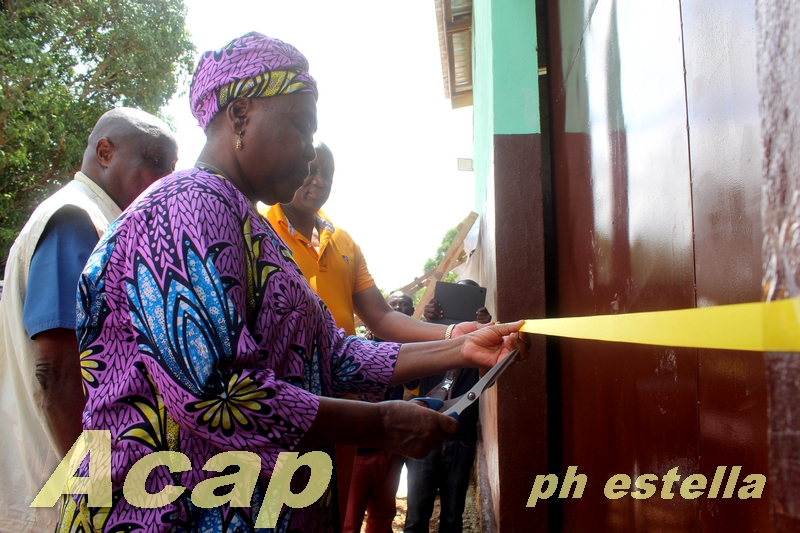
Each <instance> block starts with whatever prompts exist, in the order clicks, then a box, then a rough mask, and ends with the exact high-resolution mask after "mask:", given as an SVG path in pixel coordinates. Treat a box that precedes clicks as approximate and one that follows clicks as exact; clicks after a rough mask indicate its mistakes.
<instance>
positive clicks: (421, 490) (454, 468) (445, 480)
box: [403, 440, 475, 533]
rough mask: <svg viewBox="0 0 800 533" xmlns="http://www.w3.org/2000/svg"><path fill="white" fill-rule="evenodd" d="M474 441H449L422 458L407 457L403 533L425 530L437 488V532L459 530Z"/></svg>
mask: <svg viewBox="0 0 800 533" xmlns="http://www.w3.org/2000/svg"><path fill="white" fill-rule="evenodd" d="M474 461H475V441H463V440H449V441H447V442H445V443H444V444H442V446H441V448H440V449H438V450H434V451H432V452H431V453H429V454H428V456H427V457H425V458H424V459H410V458H409V459H407V460H406V468H408V515H407V516H406V526H405V529H404V530H403V531H404V533H428V525H429V522H430V519H431V514H432V513H433V502H434V499H435V498H436V491H437V490H438V491H439V500H440V504H441V515H440V518H439V533H461V528H462V515H463V514H464V502H465V500H466V497H467V489H468V488H469V475H470V472H471V471H472V463H473V462H474Z"/></svg>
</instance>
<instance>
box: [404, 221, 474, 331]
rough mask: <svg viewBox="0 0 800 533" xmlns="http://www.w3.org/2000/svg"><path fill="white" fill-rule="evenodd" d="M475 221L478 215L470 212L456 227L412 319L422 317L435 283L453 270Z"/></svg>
mask: <svg viewBox="0 0 800 533" xmlns="http://www.w3.org/2000/svg"><path fill="white" fill-rule="evenodd" d="M477 219H478V214H477V213H474V212H471V213H470V214H469V215H468V216H467V218H465V219H464V221H463V222H462V223H461V224H459V225H458V228H457V233H456V236H455V238H454V239H453V242H452V243H450V247H449V248H448V249H447V252H445V254H444V258H443V259H442V262H441V263H439V266H437V267H436V269H435V270H434V271H433V274H432V275H431V277H430V278H428V281H427V283H426V284H425V292H424V293H422V296H421V297H420V299H419V302H418V303H417V308H416V309H415V310H414V318H420V317H421V316H422V311H423V310H424V309H425V305H426V304H427V303H428V302H429V301H430V300H431V298H433V289H434V287H435V286H436V282H437V281H441V280H442V279H444V277H445V276H446V275H447V273H448V272H450V271H451V270H453V267H454V266H455V264H456V260H457V259H458V257H459V255H460V254H461V253H462V252H463V249H462V246H463V244H464V239H466V238H467V234H469V230H471V229H472V226H473V225H474V224H475V221H476V220H477Z"/></svg>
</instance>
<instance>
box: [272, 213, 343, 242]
mask: <svg viewBox="0 0 800 533" xmlns="http://www.w3.org/2000/svg"><path fill="white" fill-rule="evenodd" d="M281 212H283V209H281ZM282 214H283V220H285V221H286V226H287V227H288V228H289V234H290V235H291V236H292V237H295V231H294V227H293V226H292V223H291V221H290V220H289V217H287V216H286V214H285V213H282ZM314 216H316V217H317V227H319V228H320V230H322V231H325V230H327V231H329V232H331V234H333V233H334V232H335V231H336V228H335V227H334V226H333V224H331V222H330V220H328V219H327V218H325V213H323V212H322V211H319V212H317V214H316V215H314ZM322 231H320V233H322Z"/></svg>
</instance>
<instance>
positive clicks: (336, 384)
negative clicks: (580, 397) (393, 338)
mask: <svg viewBox="0 0 800 533" xmlns="http://www.w3.org/2000/svg"><path fill="white" fill-rule="evenodd" d="M190 98H191V105H192V112H193V114H194V116H195V117H196V118H197V120H198V122H199V124H200V126H201V127H202V128H203V129H204V130H205V132H206V136H207V143H206V145H205V147H204V149H203V151H202V153H201V155H200V157H199V160H198V162H197V167H196V168H193V169H191V170H186V171H181V172H176V173H174V174H172V175H170V176H168V177H166V178H164V179H162V180H161V181H160V182H158V183H157V184H155V185H154V186H153V187H151V188H150V189H149V190H148V191H147V192H146V193H145V194H144V195H142V196H141V197H140V198H139V199H138V200H137V201H136V202H135V203H134V204H133V205H132V206H131V207H130V208H129V209H128V210H127V211H126V212H125V213H124V214H123V215H122V216H121V217H120V219H119V220H118V221H117V223H116V224H115V225H114V226H113V227H112V228H110V230H109V231H108V232H107V233H106V234H105V237H104V238H103V239H102V240H101V242H100V243H99V244H98V247H97V248H96V250H95V252H94V254H93V255H92V257H91V258H90V259H89V262H88V264H87V267H86V269H85V270H84V273H83V276H82V279H81V282H80V287H79V291H80V305H79V307H80V310H79V317H78V322H79V325H78V335H79V341H80V348H81V366H82V370H83V375H84V383H85V386H86V391H87V405H86V410H85V411H84V428H85V429H92V430H108V431H110V432H111V442H112V450H111V465H112V468H111V477H112V486H113V493H114V496H113V505H112V507H111V508H103V509H93V508H89V507H87V499H86V497H85V496H80V495H78V496H68V497H65V504H64V509H63V510H62V516H61V523H60V529H59V531H80V530H81V529H80V528H84V529H83V530H86V529H88V526H89V525H91V527H92V528H93V529H92V530H102V531H106V532H109V531H201V530H202V531H215V532H234V531H237V532H252V531H255V526H254V522H255V517H256V515H257V512H258V506H259V505H260V502H261V501H262V499H263V497H264V493H265V490H266V487H267V485H268V483H269V480H270V476H271V475H272V470H273V468H274V466H275V462H276V459H277V457H278V454H279V453H280V452H283V451H298V452H300V453H305V452H308V451H312V450H328V447H330V446H333V445H336V444H351V445H362V446H372V447H376V448H386V449H390V450H393V451H396V452H398V453H402V454H405V455H409V456H414V457H422V456H424V455H426V454H427V453H428V451H429V450H431V449H433V448H435V447H437V446H438V445H439V444H440V443H441V442H442V441H444V440H446V439H447V438H448V436H449V435H450V434H451V433H453V432H454V431H455V429H456V422H455V421H454V420H452V419H451V418H449V417H446V416H444V415H441V414H440V413H437V412H435V411H432V410H429V409H425V408H423V407H420V406H417V405H412V404H409V403H405V402H383V403H375V404H371V403H368V402H353V401H346V400H339V399H334V398H332V396H334V395H337V396H338V395H344V394H351V393H354V394H360V395H363V396H365V397H368V398H371V399H374V400H379V399H381V398H382V396H383V393H384V391H385V389H386V387H387V386H388V385H393V384H397V383H402V382H405V381H408V380H410V379H414V378H418V377H421V376H425V375H430V374H434V373H437V372H441V371H444V370H447V369H449V368H456V367H467V366H469V367H480V368H489V367H491V366H493V365H494V364H495V363H496V362H497V360H498V359H500V358H502V357H503V356H504V355H506V354H507V353H508V351H509V350H510V349H511V348H514V347H518V346H519V347H521V348H522V349H523V350H525V343H524V342H521V341H520V339H519V337H518V334H516V333H513V332H515V331H516V330H518V329H519V327H520V326H521V322H520V323H516V324H511V325H504V326H490V327H486V328H481V329H478V326H477V325H476V324H472V323H467V324H462V325H460V326H458V327H457V328H456V329H455V330H454V331H453V337H454V338H453V339H451V340H443V341H438V342H431V343H422V344H406V345H403V346H401V345H398V344H392V343H382V344H376V343H372V342H368V341H361V340H359V339H357V338H356V337H344V335H343V333H341V332H340V331H338V330H337V328H336V326H335V324H334V321H333V319H332V317H331V314H330V313H329V312H328V311H327V309H326V307H325V304H324V303H323V302H322V301H321V300H320V299H319V298H318V297H317V296H316V295H315V294H314V292H313V291H312V290H311V289H310V288H309V286H308V284H307V283H306V281H305V280H304V279H303V276H302V274H301V273H300V272H299V270H298V268H297V266H296V265H295V264H294V262H293V261H292V258H291V254H290V252H289V251H288V249H287V248H286V246H285V245H284V244H283V242H282V241H281V240H280V239H279V238H278V237H277V236H276V234H275V232H274V231H273V229H272V228H271V226H270V225H269V223H268V222H267V221H266V220H265V219H264V218H262V217H261V216H260V215H259V214H258V213H257V212H256V210H255V208H254V205H255V203H256V201H259V200H260V201H262V202H264V203H266V204H274V203H276V202H289V201H291V199H292V197H293V195H294V193H295V190H296V189H297V188H299V187H300V185H301V184H302V183H303V180H304V179H305V177H306V176H307V175H308V164H309V162H310V161H312V160H313V159H314V157H315V154H314V149H313V146H312V136H313V134H314V132H315V131H316V126H317V124H316V98H317V88H316V83H315V81H314V80H313V78H312V77H311V76H310V75H309V74H308V63H307V61H306V59H305V57H303V55H302V54H300V52H298V51H297V50H296V49H295V48H294V47H292V46H291V45H288V44H286V43H283V42H282V41H279V40H277V39H271V38H269V37H265V36H263V35H260V34H257V33H250V34H247V35H245V36H243V37H241V38H239V39H236V40H234V41H233V42H231V43H230V44H229V45H227V46H226V47H224V48H222V49H221V50H217V51H211V52H206V53H205V54H204V55H203V56H202V58H201V59H200V62H199V63H198V65H197V69H196V71H195V74H194V77H193V79H192V86H191V92H190ZM455 337H457V338H455ZM155 451H178V452H181V453H184V454H186V455H187V456H188V457H189V458H190V459H191V464H192V465H193V468H192V469H191V470H188V471H186V472H182V473H178V474H170V472H169V471H168V470H167V468H166V467H160V468H157V469H155V470H154V471H153V473H152V474H151V475H150V476H149V478H148V480H147V483H146V484H145V487H146V489H147V492H149V493H151V494H155V493H158V492H159V491H161V490H162V489H163V488H164V487H165V486H167V485H175V484H180V485H182V486H184V487H186V488H187V489H189V490H187V491H185V492H184V493H183V494H182V495H181V496H180V497H179V498H178V499H176V500H175V501H173V502H172V503H171V504H169V505H166V506H164V507H160V508H156V509H141V508H138V507H136V506H134V505H132V504H130V503H129V502H127V501H126V500H125V498H124V496H123V490H122V486H123V484H124V482H125V478H126V475H127V473H128V472H129V470H130V468H131V466H132V465H133V464H134V463H135V462H136V461H137V460H138V459H140V458H141V457H143V456H145V455H146V454H149V453H152V452H155ZM222 451H250V452H254V453H256V454H258V456H259V457H260V458H261V465H262V469H261V475H260V478H259V481H258V483H257V485H256V489H255V491H254V494H253V496H252V505H251V506H250V507H231V506H229V505H223V506H221V507H217V508H211V509H206V508H199V507H197V506H195V505H194V504H193V503H192V501H191V498H190V491H191V490H192V488H193V487H195V486H196V485H197V484H198V483H199V482H201V481H203V480H204V479H207V478H209V477H212V476H214V475H216V474H214V473H211V472H206V471H204V470H202V469H201V467H202V465H204V464H205V462H206V461H207V460H208V459H209V458H211V457H212V456H214V455H216V454H218V453H220V452H222ZM85 468H86V465H85V464H84V467H83V469H84V470H85ZM306 480H307V476H306V477H305V479H304V478H303V476H302V475H299V474H298V475H296V476H295V479H294V480H293V490H294V492H300V491H301V490H302V488H303V486H304V482H305V481H306ZM335 487H336V483H335V482H332V483H331V484H330V485H329V488H328V493H327V494H326V495H323V497H322V498H320V499H319V500H318V501H317V502H316V503H314V504H312V505H311V506H309V507H306V508H302V509H291V508H289V507H285V508H284V509H283V510H282V511H281V514H280V516H279V519H278V524H277V527H276V528H275V530H276V531H297V532H326V531H336V530H337V529H338V523H339V521H338V517H337V514H338V506H337V503H336V494H335Z"/></svg>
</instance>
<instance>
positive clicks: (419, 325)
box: [353, 285, 447, 342]
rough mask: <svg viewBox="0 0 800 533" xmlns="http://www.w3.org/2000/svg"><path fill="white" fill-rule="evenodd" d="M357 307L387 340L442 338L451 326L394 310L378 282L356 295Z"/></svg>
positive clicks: (371, 325) (420, 340)
mask: <svg viewBox="0 0 800 533" xmlns="http://www.w3.org/2000/svg"><path fill="white" fill-rule="evenodd" d="M353 308H354V309H355V311H356V314H357V315H358V316H359V317H360V318H361V320H362V321H363V322H364V324H365V325H366V326H367V327H368V328H369V329H370V330H371V331H372V332H373V333H374V334H375V335H377V336H378V337H379V338H381V339H383V340H386V341H391V342H424V341H440V340H442V339H444V334H445V331H446V330H447V326H443V325H441V324H429V323H427V322H422V321H420V320H417V319H415V318H412V317H410V316H408V315H404V314H403V313H399V312H397V311H395V310H393V309H392V308H391V307H389V304H387V303H386V300H384V299H383V296H382V295H381V291H380V290H379V289H378V287H376V286H375V285H373V286H372V287H369V288H367V289H364V290H363V291H361V292H358V293H356V294H354V295H353Z"/></svg>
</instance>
